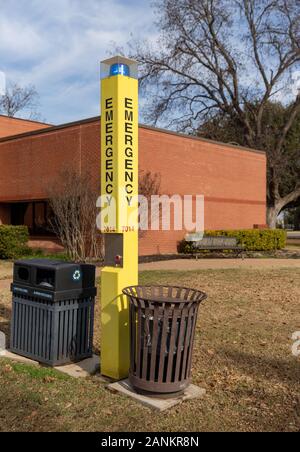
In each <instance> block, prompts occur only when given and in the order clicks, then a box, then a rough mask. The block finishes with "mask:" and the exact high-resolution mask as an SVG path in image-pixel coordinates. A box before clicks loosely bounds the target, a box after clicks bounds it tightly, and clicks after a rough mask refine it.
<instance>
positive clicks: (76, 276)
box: [73, 270, 81, 281]
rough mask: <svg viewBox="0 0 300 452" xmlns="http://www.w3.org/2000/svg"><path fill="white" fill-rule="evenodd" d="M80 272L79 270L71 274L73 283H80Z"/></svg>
mask: <svg viewBox="0 0 300 452" xmlns="http://www.w3.org/2000/svg"><path fill="white" fill-rule="evenodd" d="M80 278H81V272H80V270H75V271H74V273H73V281H80Z"/></svg>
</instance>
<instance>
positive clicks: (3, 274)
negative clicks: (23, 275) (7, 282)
mask: <svg viewBox="0 0 300 452" xmlns="http://www.w3.org/2000/svg"><path fill="white" fill-rule="evenodd" d="M12 271H13V264H12V262H8V261H0V280H1V279H6V278H11V275H12Z"/></svg>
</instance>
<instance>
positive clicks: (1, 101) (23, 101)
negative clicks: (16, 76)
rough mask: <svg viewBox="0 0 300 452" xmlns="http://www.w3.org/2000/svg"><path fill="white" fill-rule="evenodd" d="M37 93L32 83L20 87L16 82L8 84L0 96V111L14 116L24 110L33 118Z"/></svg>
mask: <svg viewBox="0 0 300 452" xmlns="http://www.w3.org/2000/svg"><path fill="white" fill-rule="evenodd" d="M38 98H39V96H38V93H37V91H36V89H35V87H34V86H33V85H29V86H25V87H23V88H22V87H21V86H19V85H18V84H17V83H12V84H10V85H9V86H8V87H7V89H6V92H5V94H4V95H3V96H0V113H2V114H5V115H6V116H10V117H14V116H16V114H17V113H19V112H21V111H24V110H26V111H27V112H28V115H29V118H31V119H34V118H37V117H38V116H39V115H38V114H37V113H36V108H37V106H38Z"/></svg>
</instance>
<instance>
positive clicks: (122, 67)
mask: <svg viewBox="0 0 300 452" xmlns="http://www.w3.org/2000/svg"><path fill="white" fill-rule="evenodd" d="M109 75H110V76H112V75H126V76H127V77H129V76H130V70H129V66H128V65H127V64H123V63H115V64H112V65H111V66H110V71H109Z"/></svg>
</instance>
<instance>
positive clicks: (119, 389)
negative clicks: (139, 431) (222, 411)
mask: <svg viewBox="0 0 300 452" xmlns="http://www.w3.org/2000/svg"><path fill="white" fill-rule="evenodd" d="M107 389H109V390H110V391H112V392H114V393H119V394H123V395H126V396H129V397H131V398H133V399H135V400H136V401H137V402H140V403H141V404H142V405H144V406H147V407H148V408H152V409H154V410H158V411H165V410H168V409H169V408H172V407H173V406H175V405H178V404H179V403H181V402H184V401H185V400H191V399H198V398H200V397H203V396H204V395H205V394H206V391H205V389H203V388H199V386H195V385H190V386H189V387H188V388H187V389H186V390H185V391H184V392H183V394H181V395H179V396H177V397H173V398H170V399H160V398H154V397H147V396H145V395H141V394H138V393H137V392H136V391H135V390H134V389H133V387H132V386H131V385H130V383H129V380H128V379H126V380H121V381H117V382H116V383H111V384H109V385H108V386H107Z"/></svg>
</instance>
